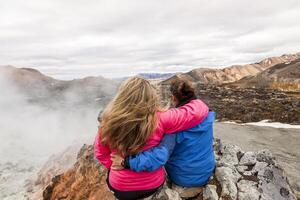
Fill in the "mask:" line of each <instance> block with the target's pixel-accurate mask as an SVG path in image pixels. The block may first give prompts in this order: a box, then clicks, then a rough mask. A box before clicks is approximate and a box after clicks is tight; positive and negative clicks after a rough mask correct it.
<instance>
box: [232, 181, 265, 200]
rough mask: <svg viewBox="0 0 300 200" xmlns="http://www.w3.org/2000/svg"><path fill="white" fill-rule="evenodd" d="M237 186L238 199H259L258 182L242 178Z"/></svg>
mask: <svg viewBox="0 0 300 200" xmlns="http://www.w3.org/2000/svg"><path fill="white" fill-rule="evenodd" d="M237 187H238V200H259V197H260V193H259V191H258V188H257V183H256V182H254V181H248V180H241V181H239V182H238V183H237Z"/></svg>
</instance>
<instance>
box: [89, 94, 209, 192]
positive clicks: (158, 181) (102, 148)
mask: <svg viewBox="0 0 300 200" xmlns="http://www.w3.org/2000/svg"><path fill="white" fill-rule="evenodd" d="M207 115H208V107H207V106H206V105H205V104H204V103H203V102H202V101H201V100H198V99H196V100H193V101H191V102H190V103H188V104H185V105H184V106H181V107H179V108H173V109H169V110H168V111H165V112H157V117H158V126H157V128H156V129H155V130H154V132H153V134H152V135H151V136H150V138H149V139H148V140H147V142H146V144H145V146H144V148H143V149H144V150H147V149H150V148H151V147H154V146H157V145H158V144H159V143H160V141H161V140H162V138H163V136H164V134H169V133H175V132H178V131H183V130H186V129H189V128H192V127H194V126H196V125H197V124H199V123H200V122H201V121H202V120H203V119H205V118H206V116H207ZM99 134H101V130H99V131H98V134H97V136H96V140H95V144H94V153H95V157H96V158H97V159H98V160H99V161H100V162H101V163H102V164H103V165H104V166H105V167H106V168H107V169H110V167H111V164H112V162H111V156H110V154H111V153H116V151H115V150H111V149H110V148H109V147H108V146H106V145H102V144H101V142H100V141H99ZM164 181H165V172H164V169H163V167H161V168H159V169H157V170H156V171H153V172H134V171H131V170H129V169H124V170H120V171H115V170H111V171H110V174H109V183H110V184H111V186H112V187H113V188H115V189H117V190H120V191H136V190H149V189H154V188H157V187H159V186H160V185H162V184H163V183H164Z"/></svg>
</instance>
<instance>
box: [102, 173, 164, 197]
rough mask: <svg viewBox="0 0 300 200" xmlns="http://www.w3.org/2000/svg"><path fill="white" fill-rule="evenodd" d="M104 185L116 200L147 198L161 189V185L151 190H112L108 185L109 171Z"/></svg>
mask: <svg viewBox="0 0 300 200" xmlns="http://www.w3.org/2000/svg"><path fill="white" fill-rule="evenodd" d="M106 183H107V186H108V188H109V189H110V190H111V191H112V192H113V193H114V195H115V197H116V198H117V199H118V200H138V199H143V198H147V197H149V196H151V195H153V194H154V193H155V192H157V191H158V190H159V189H160V188H162V186H163V184H162V185H161V186H159V187H158V188H154V189H151V190H136V191H120V190H117V189H115V188H113V187H112V186H111V185H110V183H109V171H108V173H107V179H106Z"/></svg>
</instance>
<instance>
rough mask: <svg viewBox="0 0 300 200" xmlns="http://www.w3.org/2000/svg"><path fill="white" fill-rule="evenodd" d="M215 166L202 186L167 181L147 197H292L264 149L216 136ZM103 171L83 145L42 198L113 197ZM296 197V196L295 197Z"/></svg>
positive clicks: (274, 199)
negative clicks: (254, 149) (251, 148)
mask: <svg viewBox="0 0 300 200" xmlns="http://www.w3.org/2000/svg"><path fill="white" fill-rule="evenodd" d="M214 150H215V155H216V162H217V167H216V170H215V174H214V175H213V176H212V177H211V178H210V180H209V183H208V184H207V185H206V186H205V187H199V188H182V187H179V186H176V185H174V184H173V185H172V184H171V183H169V182H167V183H166V184H165V185H164V187H163V189H162V190H161V191H160V192H158V193H157V194H155V195H153V196H152V197H149V198H147V199H148V200H150V199H152V200H180V199H198V200H202V199H204V200H220V199H221V200H225V199H226V200H248V199H249V200H250V199H251V200H256V199H257V200H259V199H264V200H296V199H297V198H296V196H295V193H294V192H293V190H292V189H291V187H290V185H289V183H288V180H287V177H286V175H285V173H284V170H283V169H282V168H281V167H280V166H278V164H277V162H276V160H275V158H274V157H273V156H272V154H271V152H270V151H268V150H262V151H259V152H243V150H241V149H240V148H239V147H237V146H235V145H230V144H224V143H222V142H220V140H216V141H215V144H214ZM106 173H107V171H106V170H105V169H104V167H103V166H102V165H100V164H99V163H98V162H97V161H95V160H94V155H93V146H92V145H84V146H83V147H82V148H81V150H80V152H79V153H78V157H77V161H76V163H75V164H74V166H73V167H72V168H71V169H69V170H67V171H66V172H64V173H62V174H60V175H57V176H54V177H53V178H52V180H51V183H49V184H48V185H47V186H45V189H44V191H43V199H45V200H52V199H53V200H54V199H67V200H68V199H70V200H71V199H107V200H110V199H114V197H113V195H112V194H111V193H110V191H109V190H108V188H107V186H106V184H105V180H106ZM298 198H299V197H298Z"/></svg>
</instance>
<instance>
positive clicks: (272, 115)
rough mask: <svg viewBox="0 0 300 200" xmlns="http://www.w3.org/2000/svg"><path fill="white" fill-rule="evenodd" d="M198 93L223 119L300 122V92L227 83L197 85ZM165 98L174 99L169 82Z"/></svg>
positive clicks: (163, 95)
mask: <svg viewBox="0 0 300 200" xmlns="http://www.w3.org/2000/svg"><path fill="white" fill-rule="evenodd" d="M194 86H195V88H196V93H197V96H198V97H199V98H201V99H203V100H204V101H205V102H206V103H207V104H208V105H209V107H210V109H212V110H214V111H215V112H216V113H217V119H218V120H219V121H235V122H238V123H243V122H258V121H261V120H264V119H270V120H271V121H275V122H282V123H289V124H300V93H284V92H279V91H276V90H270V89H251V88H249V89H245V88H243V89H241V88H232V87H227V86H224V85H223V86H218V85H209V84H199V83H198V84H195V85H194ZM159 89H160V93H161V94H162V99H163V101H165V102H167V101H168V100H169V99H170V98H169V97H170V92H169V85H159Z"/></svg>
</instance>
